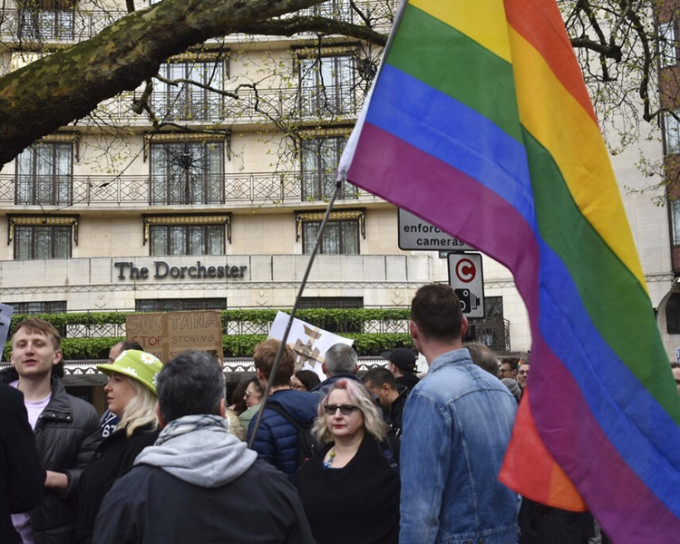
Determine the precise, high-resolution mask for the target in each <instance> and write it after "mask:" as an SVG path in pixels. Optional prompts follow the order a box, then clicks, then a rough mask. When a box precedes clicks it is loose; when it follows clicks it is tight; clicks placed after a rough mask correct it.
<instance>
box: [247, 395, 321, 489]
mask: <svg viewBox="0 0 680 544" xmlns="http://www.w3.org/2000/svg"><path fill="white" fill-rule="evenodd" d="M267 402H268V403H269V402H275V403H278V404H280V405H281V406H283V408H285V410H286V411H287V412H288V413H289V414H290V415H291V417H292V418H293V419H295V420H296V421H297V422H298V423H300V425H311V423H312V421H313V420H314V418H315V417H316V406H317V403H318V399H317V398H316V397H315V396H314V395H311V394H309V393H307V392H304V391H295V390H293V389H290V390H289V389H284V390H281V391H276V392H274V393H273V394H272V395H271V396H270V397H269V400H268V401H267ZM256 419H257V418H255V417H254V418H253V420H252V421H251V422H250V427H248V441H249V442H250V438H251V436H252V434H253V429H254V426H255V420H256ZM297 438H298V433H297V429H296V428H295V427H294V426H293V425H292V424H290V423H288V421H286V420H285V419H284V417H283V416H282V415H280V414H278V413H276V412H274V411H273V410H269V409H267V408H265V410H264V413H263V414H262V421H261V422H260V428H259V429H258V430H257V435H256V437H255V440H254V442H253V445H252V449H254V450H255V451H256V452H257V453H258V456H259V457H260V458H261V459H264V460H265V461H268V462H270V463H271V464H272V465H274V466H275V467H276V468H278V469H279V470H281V471H282V472H284V473H285V474H286V475H287V476H288V477H289V478H290V479H291V480H292V477H293V473H294V472H295V471H296V470H297V468H298V466H297V464H298V462H297Z"/></svg>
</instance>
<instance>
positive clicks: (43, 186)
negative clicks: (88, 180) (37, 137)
mask: <svg viewBox="0 0 680 544" xmlns="http://www.w3.org/2000/svg"><path fill="white" fill-rule="evenodd" d="M73 158H74V146H73V143H72V142H40V143H37V144H33V145H31V146H29V147H27V148H26V149H24V150H23V151H22V152H21V153H20V154H19V155H18V156H17V158H16V160H15V191H14V203H15V204H17V205H24V206H30V205H43V206H71V205H73ZM63 163H66V164H63ZM64 166H65V168H64ZM24 170H27V172H24ZM63 170H65V171H63Z"/></svg>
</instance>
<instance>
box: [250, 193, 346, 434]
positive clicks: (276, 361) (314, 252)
mask: <svg viewBox="0 0 680 544" xmlns="http://www.w3.org/2000/svg"><path fill="white" fill-rule="evenodd" d="M341 187H342V180H337V181H336V182H335V189H334V191H333V195H332V196H331V199H330V201H329V202H328V206H327V207H326V213H325V214H324V216H323V220H322V221H321V226H320V227H319V232H318V233H317V235H316V241H315V242H314V248H313V249H312V253H311V254H310V256H309V262H308V263H307V268H306V269H305V273H304V276H303V277H302V281H301V282H300V288H299V289H298V293H297V295H296V296H295V302H294V303H293V308H292V310H291V311H290V317H289V318H288V322H287V323H286V329H285V331H284V332H283V337H282V338H281V344H280V345H279V349H278V351H277V352H276V357H275V358H274V364H273V365H272V370H271V373H270V375H269V381H268V382H267V387H266V388H265V390H264V392H263V394H262V398H263V399H264V400H263V402H262V403H261V404H260V408H259V410H258V411H257V416H256V418H255V427H254V428H253V434H252V436H251V437H250V440H249V441H248V447H249V448H251V447H252V445H253V442H254V441H255V436H256V435H257V431H258V429H259V428H260V422H261V421H262V414H263V413H264V408H265V404H266V402H267V398H268V397H269V392H270V391H271V388H272V385H273V383H274V376H276V372H277V370H278V368H279V363H280V361H281V357H282V356H283V350H284V349H285V346H286V341H287V340H288V334H289V333H290V329H291V327H292V326H293V321H294V319H295V314H296V313H297V310H298V307H299V306H300V299H301V298H302V292H303V291H304V289H305V285H307V279H308V278H309V274H310V272H311V270H312V264H314V259H315V257H316V255H317V253H318V251H319V246H320V245H321V237H322V235H323V231H324V228H325V227H326V223H328V218H329V217H330V215H331V210H332V209H333V205H334V204H335V200H336V199H337V197H338V195H339V194H340V188H341ZM247 431H248V429H246V432H247Z"/></svg>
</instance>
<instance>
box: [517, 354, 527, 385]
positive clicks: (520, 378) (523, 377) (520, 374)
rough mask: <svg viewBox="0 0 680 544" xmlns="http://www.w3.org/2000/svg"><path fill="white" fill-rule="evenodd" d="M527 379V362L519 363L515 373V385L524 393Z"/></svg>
mask: <svg viewBox="0 0 680 544" xmlns="http://www.w3.org/2000/svg"><path fill="white" fill-rule="evenodd" d="M528 379H529V361H521V362H520V364H519V370H518V371H517V383H518V384H519V386H520V387H521V388H522V391H524V388H525V387H526V386H527V380H528Z"/></svg>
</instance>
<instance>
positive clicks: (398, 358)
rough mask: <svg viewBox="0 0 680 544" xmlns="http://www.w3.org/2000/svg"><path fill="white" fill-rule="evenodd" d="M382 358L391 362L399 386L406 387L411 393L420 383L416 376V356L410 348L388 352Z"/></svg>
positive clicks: (391, 368)
mask: <svg viewBox="0 0 680 544" xmlns="http://www.w3.org/2000/svg"><path fill="white" fill-rule="evenodd" d="M382 357H384V358H385V359H387V360H388V361H389V362H390V366H389V369H390V372H392V374H394V377H395V378H396V380H397V384H398V385H404V386H406V388H407V389H408V390H409V391H411V389H413V388H414V387H415V385H416V384H417V383H418V381H419V380H418V376H416V354H415V353H413V350H412V349H409V348H397V349H393V350H392V351H386V352H384V353H383V354H382Z"/></svg>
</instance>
